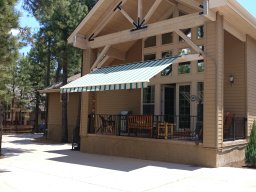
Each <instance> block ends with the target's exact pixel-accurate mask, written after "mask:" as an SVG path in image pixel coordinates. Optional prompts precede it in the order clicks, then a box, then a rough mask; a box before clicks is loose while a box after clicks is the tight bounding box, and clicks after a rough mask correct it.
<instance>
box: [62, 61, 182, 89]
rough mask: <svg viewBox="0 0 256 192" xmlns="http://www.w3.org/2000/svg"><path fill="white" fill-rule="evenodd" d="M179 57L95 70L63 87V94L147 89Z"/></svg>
mask: <svg viewBox="0 0 256 192" xmlns="http://www.w3.org/2000/svg"><path fill="white" fill-rule="evenodd" d="M176 59H177V57H171V58H166V59H161V60H152V61H145V62H139V63H133V64H125V65H118V66H111V67H102V68H98V69H95V70H94V71H92V72H91V73H89V74H87V75H85V76H83V77H81V78H79V79H77V80H75V81H72V82H71V83H69V84H67V85H65V86H63V87H61V93H70V92H88V91H105V90H125V89H137V88H145V87H147V86H148V83H149V82H150V79H151V78H152V77H154V76H155V75H157V74H158V73H160V72H161V71H163V70H164V69H166V68H167V67H168V66H170V65H171V64H172V63H174V62H175V60H176Z"/></svg>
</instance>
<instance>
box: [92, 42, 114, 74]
mask: <svg viewBox="0 0 256 192" xmlns="http://www.w3.org/2000/svg"><path fill="white" fill-rule="evenodd" d="M109 49H110V45H107V46H105V47H104V48H103V50H102V51H101V52H100V54H99V56H98V57H97V59H96V61H95V62H94V63H93V65H92V67H91V70H93V69H94V68H97V67H98V65H99V63H101V61H102V60H103V59H104V57H106V53H107V52H108V50H109Z"/></svg>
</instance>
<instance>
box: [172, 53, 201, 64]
mask: <svg viewBox="0 0 256 192" xmlns="http://www.w3.org/2000/svg"><path fill="white" fill-rule="evenodd" d="M203 59H204V57H203V56H202V55H200V54H188V55H182V56H180V57H178V58H177V59H176V60H175V62H174V63H182V62H187V61H198V60H203Z"/></svg>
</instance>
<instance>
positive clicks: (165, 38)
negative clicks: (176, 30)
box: [162, 33, 173, 45]
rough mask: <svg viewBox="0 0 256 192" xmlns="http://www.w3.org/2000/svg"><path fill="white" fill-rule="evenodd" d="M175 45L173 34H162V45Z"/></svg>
mask: <svg viewBox="0 0 256 192" xmlns="http://www.w3.org/2000/svg"><path fill="white" fill-rule="evenodd" d="M170 43H173V33H165V34H162V45H166V44H170Z"/></svg>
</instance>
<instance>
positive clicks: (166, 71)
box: [161, 65, 172, 76]
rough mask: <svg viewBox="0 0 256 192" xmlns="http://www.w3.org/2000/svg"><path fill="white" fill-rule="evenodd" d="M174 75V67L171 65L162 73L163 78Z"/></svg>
mask: <svg viewBox="0 0 256 192" xmlns="http://www.w3.org/2000/svg"><path fill="white" fill-rule="evenodd" d="M171 74H172V65H170V66H169V67H166V68H165V69H164V70H163V71H162V72H161V76H168V75H171Z"/></svg>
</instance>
